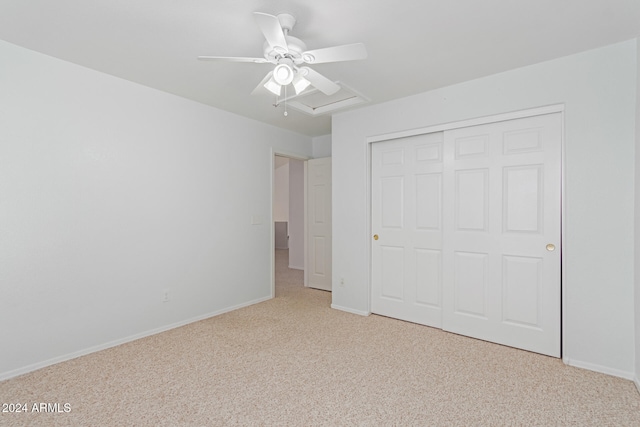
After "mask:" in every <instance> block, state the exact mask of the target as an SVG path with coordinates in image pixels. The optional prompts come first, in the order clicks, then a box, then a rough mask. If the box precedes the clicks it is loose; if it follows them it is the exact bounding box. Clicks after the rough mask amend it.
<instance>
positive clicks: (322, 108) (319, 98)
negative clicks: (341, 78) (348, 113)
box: [281, 82, 369, 117]
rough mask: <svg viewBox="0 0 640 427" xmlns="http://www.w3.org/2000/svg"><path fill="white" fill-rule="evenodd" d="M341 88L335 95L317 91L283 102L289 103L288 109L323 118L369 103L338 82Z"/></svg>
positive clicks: (304, 93)
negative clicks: (325, 115)
mask: <svg viewBox="0 0 640 427" xmlns="http://www.w3.org/2000/svg"><path fill="white" fill-rule="evenodd" d="M336 84H338V86H340V90H339V91H338V92H336V93H334V94H333V95H325V94H324V93H322V92H320V91H319V90H317V89H313V90H309V91H305V92H303V93H301V94H300V95H295V96H292V97H289V98H285V99H284V100H283V101H281V102H285V101H286V103H287V107H291V108H295V109H296V110H298V111H302V112H303V113H305V114H309V115H310V116H314V117H315V116H321V115H324V114H329V113H335V112H336V111H339V110H344V109H346V108H349V107H353V106H354V105H358V104H363V103H365V102H369V99H367V98H365V97H364V96H362V95H360V94H359V93H357V92H356V91H354V90H353V89H351V88H350V87H348V86H346V85H344V84H342V83H340V82H336Z"/></svg>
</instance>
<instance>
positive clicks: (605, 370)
mask: <svg viewBox="0 0 640 427" xmlns="http://www.w3.org/2000/svg"><path fill="white" fill-rule="evenodd" d="M562 361H563V362H564V363H565V364H566V365H569V366H573V367H575V368H581V369H587V370H589V371H594V372H600V373H601V374H607V375H611V376H614V377H619V378H624V379H625V380H631V381H634V378H635V374H634V373H633V372H627V371H621V370H619V369H614V368H609V367H607V366H602V365H598V364H596V363H589V362H582V361H580V360H572V359H569V358H568V357H565V358H563V359H562ZM635 383H636V387H637V386H638V381H637V379H635ZM639 389H640V388H639Z"/></svg>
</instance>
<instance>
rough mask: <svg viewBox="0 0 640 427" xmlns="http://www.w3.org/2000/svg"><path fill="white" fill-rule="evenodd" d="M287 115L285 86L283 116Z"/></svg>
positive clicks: (285, 91)
mask: <svg viewBox="0 0 640 427" xmlns="http://www.w3.org/2000/svg"><path fill="white" fill-rule="evenodd" d="M288 115H289V113H287V86H285V87H284V116H285V117H287V116H288Z"/></svg>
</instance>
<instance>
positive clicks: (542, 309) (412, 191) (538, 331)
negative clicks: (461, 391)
mask: <svg viewBox="0 0 640 427" xmlns="http://www.w3.org/2000/svg"><path fill="white" fill-rule="evenodd" d="M561 130H562V124H561V115H560V114H547V115H541V116H535V117H529V118H524V119H517V120H510V121H504V122H497V123H492V124H487V125H481V126H473V127H466V128H460V129H455V130H451V131H445V132H444V134H443V133H436V134H428V135H418V136H414V137H411V138H402V139H398V140H392V141H384V142H381V143H374V144H373V146H372V196H371V199H372V232H373V233H376V234H378V235H379V240H377V241H373V244H372V301H371V307H372V312H374V313H378V314H382V315H386V316H390V317H396V318H400V319H403V320H408V321H412V322H416V323H421V324H425V325H430V326H437V327H442V328H443V329H445V330H447V331H451V332H455V333H459V334H462V335H467V336H471V337H475V338H479V339H483V340H487V341H492V342H496V343H500V344H505V345H509V346H513V347H517V348H522V349H526V350H530V351H534V352H538V353H542V354H547V355H550V356H555V357H559V356H560V326H561V325H560V251H559V248H560V235H561V229H560V219H561V194H560V191H561V171H560V165H561V161H560V160H561V157H560V156H561V151H560V150H561V143H560V142H561ZM437 147H438V148H437ZM427 165H428V166H427Z"/></svg>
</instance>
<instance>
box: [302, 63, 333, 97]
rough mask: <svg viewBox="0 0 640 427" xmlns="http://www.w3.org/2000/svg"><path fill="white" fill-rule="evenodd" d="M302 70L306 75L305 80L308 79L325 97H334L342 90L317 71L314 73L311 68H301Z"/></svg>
mask: <svg viewBox="0 0 640 427" xmlns="http://www.w3.org/2000/svg"><path fill="white" fill-rule="evenodd" d="M300 70H303V71H302V72H303V73H306V74H303V76H304V78H305V79H307V80H308V81H309V82H310V83H311V85H312V86H313V87H315V88H316V89H318V90H319V91H320V92H322V93H324V94H325V95H333V94H334V93H336V92H337V91H339V90H340V86H338V85H337V84H336V83H334V82H332V81H331V80H329V79H328V78H326V77H325V76H323V75H322V74H320V73H318V72H317V71H314V70H312V69H311V68H309V67H302V68H300Z"/></svg>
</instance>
